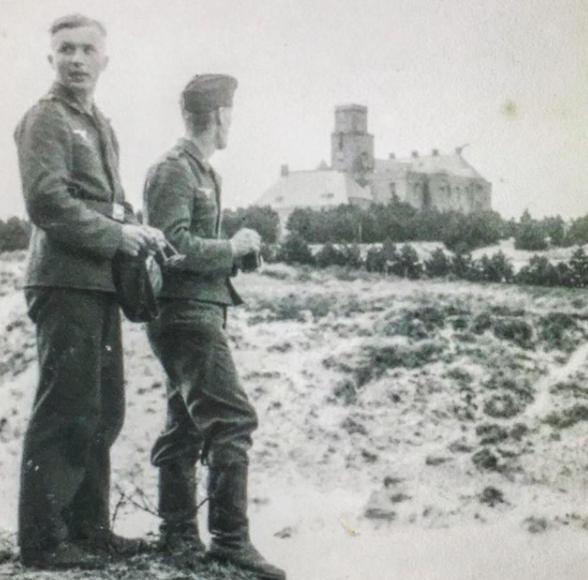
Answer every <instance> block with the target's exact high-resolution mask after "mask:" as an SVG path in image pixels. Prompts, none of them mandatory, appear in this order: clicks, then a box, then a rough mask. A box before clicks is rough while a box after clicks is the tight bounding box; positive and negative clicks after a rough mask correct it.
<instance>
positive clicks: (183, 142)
mask: <svg viewBox="0 0 588 580" xmlns="http://www.w3.org/2000/svg"><path fill="white" fill-rule="evenodd" d="M178 145H179V146H180V147H181V148H182V149H183V150H184V151H185V152H186V153H187V154H188V155H189V156H190V157H192V158H193V159H194V160H195V161H196V162H197V163H198V165H200V166H201V167H202V169H203V170H204V171H207V172H209V173H213V174H214V173H215V171H214V169H213V167H212V165H211V164H210V163H209V162H208V160H207V159H206V157H204V155H202V152H201V151H200V149H198V145H196V143H194V141H192V140H191V139H186V138H185V137H182V138H181V139H180V141H179V143H178Z"/></svg>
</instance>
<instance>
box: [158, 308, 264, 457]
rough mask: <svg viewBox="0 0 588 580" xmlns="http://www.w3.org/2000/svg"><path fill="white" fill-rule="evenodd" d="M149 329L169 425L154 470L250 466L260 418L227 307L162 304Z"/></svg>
mask: <svg viewBox="0 0 588 580" xmlns="http://www.w3.org/2000/svg"><path fill="white" fill-rule="evenodd" d="M160 306H161V315H160V317H159V318H158V319H157V320H156V321H155V322H152V323H150V324H149V327H148V334H149V339H150V342H151V345H152V347H153V350H154V352H155V353H156V355H157V357H158V358H159V360H160V361H161V363H162V365H163V368H164V369H165V372H166V374H167V378H168V381H167V394H168V402H167V421H166V427H165V430H164V431H163V433H162V434H161V435H160V436H159V438H158V439H157V441H156V442H155V445H154V447H153V450H152V454H151V457H152V462H153V464H154V465H155V466H160V467H161V466H164V465H171V464H173V463H174V462H176V463H178V462H182V463H185V462H189V463H192V464H194V463H196V462H197V461H198V459H202V461H203V462H206V463H208V464H210V465H211V466H212V465H228V464H233V463H247V462H248V458H247V452H248V450H249V448H250V447H251V444H252V437H251V434H252V433H253V431H254V430H255V429H256V428H257V424H258V421H257V415H256V413H255V409H254V408H253V406H252V405H251V403H250V402H249V400H248V398H247V394H246V393H245V391H244V390H243V388H242V386H241V383H240V381H239V377H238V374H237V370H236V368H235V363H234V361H233V357H232V355H231V351H230V347H229V344H228V339H227V335H226V332H225V322H226V307H225V306H223V305H220V304H214V303H208V302H200V301H196V300H179V299H178V300H161V301H160Z"/></svg>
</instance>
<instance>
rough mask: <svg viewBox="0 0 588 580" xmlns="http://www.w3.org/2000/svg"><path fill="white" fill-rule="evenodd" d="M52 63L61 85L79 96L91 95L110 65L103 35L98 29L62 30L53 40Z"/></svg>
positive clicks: (91, 27)
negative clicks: (102, 73) (101, 75)
mask: <svg viewBox="0 0 588 580" xmlns="http://www.w3.org/2000/svg"><path fill="white" fill-rule="evenodd" d="M49 62H50V63H51V66H52V67H53V68H54V69H55V73H56V77H57V81H58V82H60V83H61V84H62V85H64V86H65V87H67V88H69V89H71V90H74V91H76V92H79V93H85V94H89V93H92V92H93V91H94V87H95V86H96V83H97V82H98V77H99V76H100V73H101V72H102V71H103V70H104V69H105V67H106V65H107V63H108V57H107V56H106V54H105V44H104V36H103V35H102V34H101V33H100V30H98V28H96V27H95V26H80V27H78V28H62V29H61V30H58V31H57V32H56V33H55V34H54V35H53V37H52V39H51V54H50V55H49Z"/></svg>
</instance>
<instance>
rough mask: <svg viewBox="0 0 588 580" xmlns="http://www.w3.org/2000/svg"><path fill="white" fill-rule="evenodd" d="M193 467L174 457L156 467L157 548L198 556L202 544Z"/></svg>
mask: <svg viewBox="0 0 588 580" xmlns="http://www.w3.org/2000/svg"><path fill="white" fill-rule="evenodd" d="M196 512H197V504H196V466H195V465H194V463H192V462H191V461H187V460H185V459H178V460H176V461H174V462H171V463H166V464H165V465H161V466H160V468H159V515H160V516H161V518H162V522H161V524H160V526H159V532H160V547H161V549H162V550H163V551H165V552H168V553H169V554H171V555H174V556H182V557H184V556H185V557H189V558H190V557H195V558H199V557H201V556H202V555H203V554H204V551H205V550H206V546H205V545H204V544H203V542H202V540H201V539H200V534H199V532H198V520H197V519H196Z"/></svg>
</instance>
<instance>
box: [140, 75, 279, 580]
mask: <svg viewBox="0 0 588 580" xmlns="http://www.w3.org/2000/svg"><path fill="white" fill-rule="evenodd" d="M236 87H237V81H236V80H235V79H234V78H232V77H230V76H225V75H216V74H214V75H213V74H206V75H197V76H196V77H194V78H193V79H192V80H191V81H190V83H189V84H188V85H187V87H186V88H185V89H184V91H183V93H182V102H181V105H182V115H183V119H184V124H185V128H186V135H185V137H184V138H183V139H180V141H179V142H178V143H177V145H176V146H175V147H174V148H173V149H172V150H171V151H169V152H168V153H167V154H166V155H165V156H164V157H163V159H162V160H161V161H159V162H158V163H157V164H155V165H154V166H153V167H152V168H151V170H150V172H149V174H148V176H147V182H146V186H145V213H146V215H147V219H148V223H150V224H151V225H153V226H155V227H157V228H159V229H161V230H162V231H163V232H164V233H165V235H166V237H167V239H168V240H169V241H170V242H171V243H172V244H173V245H174V246H175V247H176V248H177V250H178V251H179V252H180V254H183V255H184V256H185V258H184V260H183V261H182V262H181V263H180V265H179V266H178V267H175V268H174V269H169V270H168V271H164V281H163V289H162V292H161V295H160V297H161V299H160V306H161V315H160V317H159V319H158V320H156V321H155V322H153V323H151V324H150V326H149V337H150V340H151V344H152V346H153V349H154V351H155V353H156V354H157V356H158V358H159V359H160V361H161V363H162V365H163V367H164V369H165V371H166V373H167V377H168V406H167V426H166V430H165V431H164V433H163V434H162V435H161V436H160V437H159V439H158V440H157V442H156V443H155V446H154V448H153V452H152V460H153V463H154V465H156V466H157V467H159V493H160V497H159V512H160V515H161V517H162V519H163V522H162V524H161V540H162V544H163V547H164V548H166V549H167V550H168V551H170V552H172V553H176V554H177V553H182V552H183V553H185V552H188V553H192V554H193V555H194V556H198V555H201V554H202V553H203V551H204V546H203V544H202V542H201V541H200V537H199V534H198V527H197V523H196V507H197V503H196V473H195V465H196V462H197V461H198V459H201V460H202V461H203V462H206V463H207V464H208V466H209V480H208V497H209V512H208V525H209V530H210V533H211V535H212V543H211V546H210V548H209V550H208V552H207V557H208V558H209V559H213V560H217V561H221V562H229V563H232V564H234V565H236V566H239V567H241V568H244V569H246V570H249V571H252V572H253V573H254V574H256V576H257V577H258V578H260V579H266V580H284V579H285V578H286V575H285V573H284V572H283V571H282V570H280V569H279V568H276V567H275V566H272V565H271V564H269V563H268V562H266V561H265V559H264V558H263V557H262V556H261V555H260V554H259V552H257V550H256V549H255V547H254V546H253V545H252V543H251V541H250V539H249V526H248V520H247V469H248V455H247V452H248V450H249V448H250V447H251V434H252V432H253V431H254V430H255V428H256V427H257V416H256V413H255V410H254V409H253V407H252V406H251V404H250V403H249V400H248V398H247V395H246V394H245V391H244V390H243V388H242V387H241V384H240V382H239V378H238V376H237V371H236V369H235V365H234V362H233V358H232V356H231V352H230V349H229V344H228V340H227V335H226V333H225V321H226V312H227V307H229V306H233V305H237V304H240V303H241V302H242V300H241V298H240V297H239V295H238V294H237V292H236V291H235V289H234V288H233V286H232V284H231V281H230V279H229V276H231V274H233V273H234V272H235V271H236V268H237V267H238V265H239V264H240V263H241V261H243V260H244V259H247V258H251V257H253V258H254V257H255V254H256V253H257V252H258V251H259V247H260V238H259V235H258V234H257V232H255V231H253V230H249V229H241V230H240V231H238V232H237V233H236V234H235V235H234V236H233V238H232V239H230V240H222V239H220V221H221V187H220V176H219V175H218V174H217V173H216V172H215V171H214V169H213V168H212V167H211V165H210V164H209V159H210V157H211V156H212V155H213V153H214V152H215V151H216V150H218V149H224V148H225V147H226V146H227V138H228V133H229V128H230V125H231V114H232V104H233V93H234V91H235V89H236Z"/></svg>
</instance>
